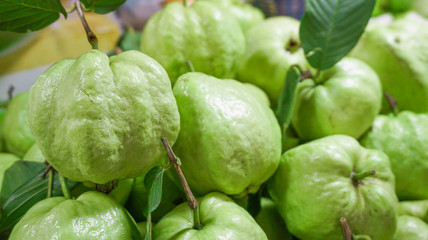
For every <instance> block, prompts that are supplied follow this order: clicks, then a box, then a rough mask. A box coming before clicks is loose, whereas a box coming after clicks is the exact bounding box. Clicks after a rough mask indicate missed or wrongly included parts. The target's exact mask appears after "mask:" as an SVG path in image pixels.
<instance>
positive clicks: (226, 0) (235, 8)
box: [198, 0, 265, 34]
mask: <svg viewBox="0 0 428 240" xmlns="http://www.w3.org/2000/svg"><path fill="white" fill-rule="evenodd" d="M198 1H207V2H211V3H214V4H216V5H217V6H219V7H220V8H221V9H223V10H224V11H226V12H227V13H229V14H230V16H232V17H233V18H234V19H235V20H236V21H237V22H238V23H239V25H240V26H241V29H242V31H243V32H244V34H245V33H246V32H247V31H248V30H249V29H250V28H251V27H252V26H254V25H255V24H257V23H259V22H261V21H263V19H264V18H265V16H264V14H263V12H262V10H260V9H259V8H256V7H254V6H253V5H251V4H249V3H247V2H245V1H242V0H198Z"/></svg>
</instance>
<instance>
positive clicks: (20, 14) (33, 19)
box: [0, 0, 67, 32]
mask: <svg viewBox="0 0 428 240" xmlns="http://www.w3.org/2000/svg"><path fill="white" fill-rule="evenodd" d="M60 13H62V14H63V15H64V17H67V12H66V11H65V9H64V7H63V6H62V5H61V1H60V0H2V1H0V31H11V32H27V31H28V30H30V31H37V30H39V29H42V28H44V27H46V26H47V25H49V24H51V23H53V22H55V21H56V20H57V19H58V18H59V14H60Z"/></svg>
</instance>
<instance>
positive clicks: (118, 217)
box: [9, 191, 135, 240]
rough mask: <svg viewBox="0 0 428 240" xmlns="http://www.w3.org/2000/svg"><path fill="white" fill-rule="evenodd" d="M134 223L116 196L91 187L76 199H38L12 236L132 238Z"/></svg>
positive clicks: (19, 238)
mask: <svg viewBox="0 0 428 240" xmlns="http://www.w3.org/2000/svg"><path fill="white" fill-rule="evenodd" d="M132 224H135V223H134V222H133V220H132V219H131V218H130V217H129V214H128V213H127V212H126V210H125V209H124V208H123V207H122V206H120V205H119V204H118V203H117V202H116V201H115V200H113V199H112V198H110V197H108V196H107V195H105V194H103V193H100V192H93V191H90V192H86V193H84V194H82V195H81V196H80V197H78V198H77V199H76V200H74V199H68V200H67V199H65V198H64V197H51V198H46V199H44V200H42V201H40V202H38V203H37V204H35V205H34V206H33V207H31V208H30V210H28V212H27V213H25V215H24V216H23V217H22V219H21V220H20V221H19V222H18V223H17V224H16V225H15V227H14V228H13V230H12V233H11V235H10V238H9V239H10V240H23V239H34V240H39V239H40V240H46V239H73V240H75V239H82V240H91V239H94V240H95V239H97V240H98V239H106V240H107V239H111V240H117V239H124V240H125V239H129V240H131V239H134V238H133V237H132V236H131V226H132Z"/></svg>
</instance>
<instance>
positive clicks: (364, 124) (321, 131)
mask: <svg viewBox="0 0 428 240" xmlns="http://www.w3.org/2000/svg"><path fill="white" fill-rule="evenodd" d="M381 101H382V90H381V85H380V81H379V78H378V77H377V75H376V73H375V72H374V71H373V70H371V69H370V67H369V66H368V65H367V64H365V63H363V62H361V61H359V60H357V59H352V58H344V59H342V60H341V61H340V62H338V63H337V64H336V65H335V66H334V67H332V68H330V69H327V70H325V71H323V72H321V75H320V76H319V78H318V79H316V80H313V79H305V80H304V81H302V82H301V83H299V84H298V86H297V94H296V104H295V107H294V113H293V117H292V121H291V122H292V124H293V127H294V129H295V130H296V133H297V135H298V136H299V137H300V138H301V139H303V140H312V139H317V138H322V137H325V136H329V135H334V134H344V135H348V136H351V137H354V138H359V137H360V136H361V135H363V133H364V132H365V131H367V129H368V128H369V127H370V126H371V124H372V123H373V121H374V119H375V117H376V116H377V114H378V113H379V111H380V107H381Z"/></svg>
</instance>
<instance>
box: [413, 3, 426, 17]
mask: <svg viewBox="0 0 428 240" xmlns="http://www.w3.org/2000/svg"><path fill="white" fill-rule="evenodd" d="M412 10H413V11H416V12H417V13H419V14H420V15H421V16H423V17H425V18H428V0H413V3H412Z"/></svg>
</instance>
